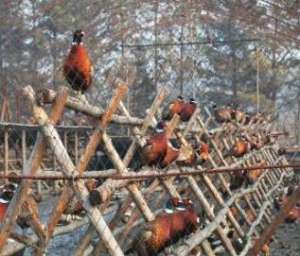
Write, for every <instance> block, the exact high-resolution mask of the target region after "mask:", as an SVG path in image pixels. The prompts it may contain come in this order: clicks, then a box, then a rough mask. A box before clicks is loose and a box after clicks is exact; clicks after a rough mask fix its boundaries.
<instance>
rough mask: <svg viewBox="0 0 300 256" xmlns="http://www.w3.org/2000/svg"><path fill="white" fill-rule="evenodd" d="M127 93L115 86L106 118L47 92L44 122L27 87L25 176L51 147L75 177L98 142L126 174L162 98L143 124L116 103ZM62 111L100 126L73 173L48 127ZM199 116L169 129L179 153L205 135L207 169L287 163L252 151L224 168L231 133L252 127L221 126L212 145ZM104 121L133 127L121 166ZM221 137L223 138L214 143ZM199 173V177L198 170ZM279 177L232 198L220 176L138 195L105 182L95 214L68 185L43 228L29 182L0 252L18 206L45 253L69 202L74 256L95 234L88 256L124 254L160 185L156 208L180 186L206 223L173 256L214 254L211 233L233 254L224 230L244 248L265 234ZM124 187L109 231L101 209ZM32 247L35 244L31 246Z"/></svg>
mask: <svg viewBox="0 0 300 256" xmlns="http://www.w3.org/2000/svg"><path fill="white" fill-rule="evenodd" d="M127 90H128V87H127V84H126V83H123V82H120V83H119V86H118V87H117V89H116V91H115V94H114V96H113V98H112V100H111V102H110V104H109V105H108V107H107V109H106V111H104V112H103V111H101V110H100V109H98V108H96V107H94V106H87V105H85V104H82V103H81V102H79V101H76V100H74V99H73V98H72V97H68V90H67V89H65V88H61V89H60V90H59V91H58V92H57V93H56V92H53V91H51V90H48V91H47V93H46V94H43V95H42V98H43V100H44V101H45V102H46V103H51V104H52V109H51V113H50V115H49V116H48V114H47V113H46V112H45V110H44V109H43V108H42V106H41V105H40V104H39V103H40V102H39V99H40V95H36V94H35V92H34V91H33V90H32V88H31V87H30V86H27V87H25V88H24V94H25V96H26V97H27V99H28V100H29V102H30V104H31V106H32V113H33V117H34V118H35V120H36V122H37V123H38V124H39V125H40V132H39V134H38V138H37V141H36V144H35V146H34V149H33V151H32V153H31V156H30V158H29V160H28V161H27V162H26V164H25V166H24V170H23V174H24V175H30V176H34V175H36V174H37V172H38V170H39V168H40V165H41V163H42V159H43V155H44V154H45V152H46V147H47V146H49V147H50V148H51V149H52V151H53V152H54V154H55V156H56V159H57V161H58V163H59V164H60V165H61V167H62V172H63V173H64V175H66V176H69V177H73V176H75V175H79V174H83V173H84V172H85V171H86V169H87V166H88V163H89V161H90V159H91V158H92V157H93V155H94V154H95V152H96V149H97V147H98V145H99V143H102V144H103V146H104V148H105V151H106V154H107V155H108V156H109V158H110V159H111V161H112V163H113V164H114V167H115V169H116V171H117V173H118V174H125V173H127V172H128V168H127V167H128V165H129V163H130V161H131V160H132V158H133V156H134V154H135V152H136V149H137V148H138V147H140V146H143V145H144V139H143V136H145V135H146V133H147V131H148V128H149V127H150V126H153V125H154V124H155V123H156V122H157V121H156V119H155V116H156V114H157V112H158V110H159V107H160V106H161V104H162V102H163V100H164V98H165V96H166V94H167V92H166V91H165V90H161V91H160V93H159V94H158V95H157V96H156V98H155V100H154V101H153V104H152V105H151V107H150V108H149V111H148V113H147V115H146V117H145V119H144V120H142V119H138V118H135V117H132V116H131V115H130V113H129V111H128V110H127V109H126V107H125V105H124V104H123V103H122V99H123V97H124V96H125V95H126V93H127ZM65 107H67V108H71V109H76V110H79V111H81V112H83V113H85V114H89V115H91V116H94V117H96V118H98V120H99V121H98V124H97V126H96V128H95V130H94V131H93V133H92V135H91V136H90V138H89V141H88V144H87V146H86V148H85V151H84V153H83V154H82V156H81V158H80V160H79V161H78V164H77V166H75V164H74V163H73V162H72V160H71V157H70V156H69V155H68V153H67V151H66V148H65V147H64V145H63V143H62V141H61V139H60V137H59V135H58V133H57V131H56V129H55V127H54V125H55V124H56V123H57V122H58V121H59V119H60V118H61V116H62V114H63V111H64V109H65ZM117 110H119V111H120V112H121V113H122V115H117V114H116V111H117ZM205 111H206V112H208V118H207V120H206V121H203V119H202V117H201V113H200V110H199V109H198V110H197V111H196V112H195V113H194V115H193V116H192V118H191V119H190V121H189V122H188V123H187V124H186V125H185V126H183V127H181V128H179V127H178V124H179V117H178V116H177V115H175V116H174V117H173V119H172V120H171V121H170V122H169V124H168V127H167V134H168V136H169V137H176V138H177V139H178V140H179V141H180V143H181V145H183V146H185V147H186V148H190V147H191V145H190V144H189V140H188V138H187V137H188V136H189V135H190V133H191V132H192V133H193V135H194V136H195V138H196V139H198V140H200V138H201V136H202V135H203V134H206V136H207V137H208V138H209V142H210V144H211V145H212V147H213V148H212V151H213V152H212V153H211V156H210V158H209V163H210V164H211V165H212V166H213V167H214V168H216V167H218V166H219V165H223V166H225V167H226V166H227V167H229V166H231V167H234V166H243V165H244V166H251V165H253V164H255V163H256V162H257V161H259V160H260V159H267V161H268V162H269V163H274V162H279V163H286V159H284V158H283V157H280V158H278V155H277V154H276V152H275V151H274V147H264V148H263V149H262V150H260V151H258V152H254V153H250V154H248V155H247V156H245V157H244V158H242V159H241V160H238V159H235V158H232V159H231V162H230V163H229V162H228V160H227V159H225V157H224V153H225V151H226V150H228V149H229V148H230V145H231V144H232V143H233V142H234V141H233V139H232V138H233V136H235V134H236V132H237V131H238V130H239V129H241V128H243V129H244V130H251V129H256V128H257V124H255V126H251V124H250V125H248V126H247V127H238V128H237V129H235V130H232V131H230V130H229V131H228V129H227V127H225V126H221V127H220V128H219V129H216V130H215V132H216V133H218V137H217V138H214V137H211V135H210V132H209V129H208V127H209V125H210V123H211V122H214V118H213V117H212V115H211V114H210V112H209V111H208V110H207V109H206V110H205ZM110 122H116V123H120V124H129V125H134V126H133V128H132V133H133V140H132V143H131V145H130V146H129V148H128V151H127V153H126V155H125V156H124V157H123V159H121V157H120V156H119V154H118V152H117V151H116V149H115V148H114V146H113V144H112V141H111V138H110V137H109V135H108V134H107V132H106V129H107V127H108V125H109V123H110ZM259 125H260V127H262V126H263V125H265V124H263V123H261V124H259ZM262 128H264V127H262ZM221 137H223V138H222V139H219V138H221ZM220 143H221V144H222V145H223V146H222V148H223V150H220V149H219V146H218V145H220ZM176 168H177V169H178V170H180V171H182V172H187V171H189V169H188V168H185V167H179V166H177V167H176ZM197 168H198V169H199V170H201V166H198V167H197ZM167 171H168V170H166V172H167ZM285 175H286V176H289V175H290V172H286V171H284V170H280V169H279V170H277V171H274V172H270V173H267V172H266V173H264V174H263V175H262V176H261V177H260V178H259V180H258V181H257V183H256V184H255V185H254V186H253V187H252V188H250V189H249V188H247V189H243V190H241V191H240V192H239V193H238V194H234V193H233V192H232V191H230V189H229V187H228V177H227V176H226V174H221V173H218V174H216V175H213V176H210V175H205V174H203V175H199V177H192V176H189V177H183V178H181V179H180V184H182V186H177V185H176V184H175V182H174V178H172V177H171V178H167V179H155V180H154V181H153V183H152V184H151V185H150V186H149V187H148V188H147V189H145V190H144V191H142V190H141V189H140V187H139V186H138V184H137V183H136V182H131V183H128V182H126V181H123V180H111V179H107V180H105V182H104V183H103V184H102V185H101V186H100V187H99V188H97V190H98V191H99V194H100V195H101V203H102V204H101V207H100V208H99V207H93V206H92V205H91V204H90V201H89V192H88V190H87V188H86V187H85V184H84V182H83V181H82V180H74V181H72V182H71V184H70V186H66V187H65V188H64V189H63V192H62V194H61V195H60V196H59V198H58V200H57V203H56V206H55V207H54V208H53V210H52V213H51V215H50V217H49V220H48V223H47V225H46V227H44V226H43V225H42V224H41V223H40V221H39V218H38V217H36V212H35V211H34V210H32V209H37V206H36V203H35V202H34V201H32V200H31V201H30V197H29V192H30V187H31V185H32V180H23V181H22V183H21V185H20V187H19V188H18V190H17V192H16V194H15V196H14V198H13V200H12V201H11V204H10V206H9V208H8V210H7V213H6V218H5V221H4V222H3V223H2V225H1V231H0V252H1V250H3V248H4V245H5V244H6V242H7V239H8V237H9V236H12V237H16V235H15V236H14V234H13V232H12V230H13V227H14V225H15V223H16V219H17V217H18V216H19V214H20V211H21V210H22V207H26V208H27V209H28V210H30V214H31V216H32V218H31V227H32V229H33V230H34V232H35V233H36V234H37V236H38V240H37V242H38V246H37V247H36V249H35V255H43V254H44V253H45V252H46V248H47V246H48V243H49V241H50V239H51V238H52V237H53V235H54V233H55V230H56V226H57V224H58V222H59V220H60V219H61V217H62V214H63V212H64V210H65V209H66V207H67V206H68V204H69V202H70V201H71V199H72V198H73V197H74V196H75V197H76V198H77V200H79V202H80V203H81V204H82V205H83V207H84V208H85V210H86V212H87V216H88V219H89V221H90V225H89V228H88V230H87V231H86V233H85V234H84V236H83V237H82V240H81V242H80V243H79V246H78V247H77V248H76V251H75V253H74V254H75V255H82V253H83V252H84V251H85V250H86V249H87V247H88V245H89V243H90V241H91V239H92V238H93V237H94V234H95V233H97V235H98V236H99V238H100V240H101V241H102V243H98V245H97V246H96V247H95V248H94V254H97V253H98V254H99V252H101V251H102V250H103V247H105V249H106V250H107V251H108V252H109V254H110V255H118V256H119V255H124V254H123V250H122V249H121V248H123V247H124V248H126V247H127V246H128V243H125V236H126V235H127V234H128V233H129V232H130V230H131V229H132V228H133V227H134V226H135V225H136V223H137V220H138V218H139V214H138V213H141V214H142V216H143V219H144V220H146V221H151V220H153V219H154V218H155V214H156V213H155V212H153V211H152V210H151V209H150V207H149V205H148V203H147V201H146V199H147V198H148V197H149V196H150V195H151V193H153V191H155V189H157V188H158V187H159V186H160V185H161V186H162V187H163V188H164V190H165V193H162V194H161V196H160V197H159V198H158V199H157V202H156V204H160V203H161V201H162V199H163V198H164V197H168V196H171V197H174V196H176V197H180V195H181V194H180V187H184V188H186V189H187V190H188V191H189V192H190V193H192V194H193V195H194V197H195V198H196V200H197V202H198V203H199V205H201V207H202V208H203V211H204V212H205V214H206V216H207V218H208V224H207V227H206V228H205V230H199V231H197V233H196V234H195V235H193V236H191V237H190V238H189V239H188V240H187V241H186V243H185V244H186V245H188V246H186V245H183V246H181V247H179V250H178V251H177V252H176V254H177V255H188V254H189V253H190V251H191V250H192V249H193V248H195V247H197V246H198V245H199V244H200V245H201V249H200V250H203V251H204V252H205V253H206V254H207V255H215V254H214V250H213V249H212V247H211V245H210V243H209V242H208V240H207V238H208V237H209V236H210V235H211V234H212V233H215V234H216V236H217V237H219V239H220V240H221V243H222V244H223V247H224V248H225V250H227V251H228V252H229V254H230V255H237V253H236V250H235V248H234V247H233V245H232V241H230V239H229V238H228V237H227V231H226V229H228V227H229V226H231V225H232V226H233V228H234V229H235V231H236V232H237V234H238V235H239V237H241V238H243V239H245V238H248V240H249V241H250V240H251V237H252V235H253V234H254V235H256V236H258V235H259V232H258V230H257V229H256V226H257V225H260V226H261V227H262V228H264V227H265V225H263V224H262V220H263V219H265V220H266V222H268V223H270V218H271V215H270V211H269V206H270V200H271V198H272V193H271V192H270V191H272V192H274V191H276V189H277V188H278V187H280V186H281V184H282V182H283V177H285ZM216 179H218V182H217V183H215V180H216ZM219 184H220V186H222V187H223V188H225V190H226V192H227V193H228V195H229V196H230V199H228V200H227V201H226V202H225V201H224V199H223V197H222V195H221V194H220V191H219V187H218V185H219ZM122 187H125V188H126V189H127V191H128V192H129V194H130V196H129V197H128V198H127V199H126V200H125V201H124V202H123V204H122V205H121V207H120V208H119V210H117V212H116V214H115V217H114V218H113V220H112V221H111V222H110V224H108V223H107V222H106V221H105V219H104V217H103V214H102V211H103V210H104V209H105V208H106V206H107V203H108V202H109V200H110V199H111V196H112V195H113V194H114V192H115V191H116V190H118V189H120V188H122ZM204 189H207V190H208V192H209V193H210V194H211V196H212V198H214V200H215V201H216V204H217V205H219V206H221V207H222V210H221V211H220V212H219V213H218V214H215V212H214V210H213V207H212V205H211V202H210V201H209V200H208V199H207V198H206V195H205V193H204ZM240 200H244V201H245V202H246V203H247V206H248V207H249V208H250V209H252V211H253V214H255V215H257V223H255V225H254V223H251V222H250V221H249V220H248V217H247V214H246V213H245V211H244V210H243V208H242V207H241V205H240V204H239V202H238V201H240ZM131 201H133V202H134V203H135V205H136V208H137V209H138V211H137V210H134V212H133V214H132V215H131V217H130V218H129V220H128V222H127V224H126V225H124V227H122V228H121V229H117V225H116V223H118V222H119V221H120V216H122V214H123V213H124V212H125V211H126V210H128V208H129V206H130V204H131ZM252 201H255V202H256V203H257V204H258V205H259V206H260V207H261V209H262V210H261V211H260V213H259V214H257V213H256V212H255V209H254V206H253V203H252ZM232 205H234V206H235V207H237V209H238V211H239V212H240V214H241V216H243V218H244V219H245V220H246V222H247V224H248V225H249V226H250V227H251V230H250V231H249V232H248V233H247V234H245V232H244V231H243V229H242V228H241V226H240V224H239V223H238V221H237V219H236V218H235V217H234V216H233V214H232V213H231V211H230V210H229V207H231V206H232ZM227 218H228V219H227ZM138 223H139V222H138ZM224 228H225V230H224ZM116 237H118V241H119V242H117V240H116ZM20 239H21V238H20ZM34 241H35V243H36V240H34ZM23 242H24V241H23ZM24 243H25V242H24ZM247 246H248V247H249V244H247ZM247 246H246V247H247ZM246 249H247V248H245V249H244V251H245V252H247V250H248V249H249V248H248V249H247V250H246Z"/></svg>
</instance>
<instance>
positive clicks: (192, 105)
mask: <svg viewBox="0 0 300 256" xmlns="http://www.w3.org/2000/svg"><path fill="white" fill-rule="evenodd" d="M196 109H197V102H196V101H195V99H193V98H190V100H189V102H186V103H184V105H183V107H182V110H181V112H180V119H181V121H183V122H187V121H189V120H190V118H191V117H192V115H193V114H194V112H195V111H196Z"/></svg>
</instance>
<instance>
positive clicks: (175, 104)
mask: <svg viewBox="0 0 300 256" xmlns="http://www.w3.org/2000/svg"><path fill="white" fill-rule="evenodd" d="M183 106H184V100H183V97H182V96H178V97H177V99H175V100H173V101H172V102H171V103H170V105H168V106H167V107H166V108H165V109H164V111H163V113H162V119H163V120H171V119H172V117H173V116H174V115H175V114H178V115H180V113H181V111H182V108H183Z"/></svg>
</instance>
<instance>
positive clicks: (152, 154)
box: [142, 122, 168, 166]
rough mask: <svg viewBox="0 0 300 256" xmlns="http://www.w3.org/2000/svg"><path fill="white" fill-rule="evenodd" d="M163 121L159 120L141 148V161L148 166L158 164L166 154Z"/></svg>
mask: <svg viewBox="0 0 300 256" xmlns="http://www.w3.org/2000/svg"><path fill="white" fill-rule="evenodd" d="M164 129H165V123H164V122H159V123H158V124H157V127H156V131H155V134H153V135H152V136H151V137H150V138H149V139H147V141H146V144H145V145H144V147H143V148H142V163H143V164H145V165H148V166H155V165H158V164H160V163H161V162H162V161H163V159H164V157H165V156H166V153H167V149H168V138H167V135H166V132H165V130H164Z"/></svg>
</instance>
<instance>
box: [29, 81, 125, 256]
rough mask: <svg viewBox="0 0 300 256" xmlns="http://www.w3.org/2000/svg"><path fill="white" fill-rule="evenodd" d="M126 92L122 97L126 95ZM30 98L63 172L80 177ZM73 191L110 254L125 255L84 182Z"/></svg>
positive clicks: (75, 184) (45, 115) (75, 185)
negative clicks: (90, 196) (94, 203)
mask: <svg viewBox="0 0 300 256" xmlns="http://www.w3.org/2000/svg"><path fill="white" fill-rule="evenodd" d="M126 88H127V87H126ZM124 92H125V91H124ZM124 92H123V94H121V95H124ZM32 96H33V95H32ZM28 98H29V99H31V103H32V104H33V106H34V108H35V110H36V111H35V112H33V114H34V117H35V120H36V121H37V122H38V123H39V124H40V125H41V131H42V133H43V134H44V136H45V137H46V140H47V142H48V144H49V146H50V147H51V149H52V150H53V152H54V154H55V156H56V158H57V160H58V162H59V163H60V164H61V166H62V167H63V172H64V173H65V174H66V175H78V174H79V172H78V171H77V170H76V167H75V166H74V164H73V163H72V160H71V159H70V157H69V155H68V153H67V151H66V149H65V148H64V145H63V143H62V141H61V140H60V136H59V134H58V133H57V131H56V130H55V128H54V126H53V125H52V124H50V123H49V122H48V117H47V114H46V112H44V110H43V109H42V108H40V107H38V106H37V105H35V101H34V100H33V99H32V98H30V97H28ZM120 98H121V97H120ZM85 165H86V163H85ZM72 189H73V190H74V192H75V194H76V196H77V197H78V199H79V200H80V202H81V203H82V205H83V207H84V208H85V210H86V211H87V214H88V216H89V218H90V220H91V222H92V223H93V225H94V226H95V229H96V230H97V232H98V233H99V235H100V237H101V239H102V241H103V243H104V244H105V247H106V248H107V250H108V251H109V253H110V254H111V255H112V256H122V255H124V254H123V252H122V250H121V248H120V247H119V245H118V243H117V241H116V240H115V238H114V236H113V234H112V233H111V231H110V229H109V227H108V226H107V224H106V222H105V220H104V218H103V216H102V214H101V212H100V211H99V210H98V209H96V208H94V207H92V206H91V205H90V203H89V201H88V194H89V192H88V190H87V188H86V187H85V184H84V182H83V181H77V182H74V183H73V186H72ZM39 253H40V252H39Z"/></svg>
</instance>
